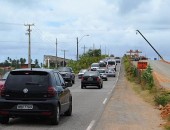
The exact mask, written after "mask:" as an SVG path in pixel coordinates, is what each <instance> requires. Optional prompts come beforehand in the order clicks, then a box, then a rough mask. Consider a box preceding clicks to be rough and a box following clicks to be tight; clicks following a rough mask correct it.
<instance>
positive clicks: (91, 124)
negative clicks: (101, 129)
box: [86, 120, 96, 130]
mask: <svg viewBox="0 0 170 130" xmlns="http://www.w3.org/2000/svg"><path fill="white" fill-rule="evenodd" d="M95 122H96V121H95V120H92V121H91V122H90V125H89V126H88V127H87V129H86V130H91V128H92V127H93V125H94V124H95Z"/></svg>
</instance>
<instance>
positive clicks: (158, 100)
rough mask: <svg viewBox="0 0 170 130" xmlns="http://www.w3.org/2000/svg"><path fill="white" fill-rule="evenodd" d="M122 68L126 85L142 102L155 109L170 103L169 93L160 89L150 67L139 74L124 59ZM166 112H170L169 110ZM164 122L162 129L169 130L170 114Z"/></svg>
mask: <svg viewBox="0 0 170 130" xmlns="http://www.w3.org/2000/svg"><path fill="white" fill-rule="evenodd" d="M124 66H125V70H126V78H127V81H128V82H127V83H128V84H129V86H131V87H132V89H133V90H134V91H135V92H136V93H137V94H138V95H139V96H140V97H141V98H142V99H143V100H144V101H146V102H148V103H150V104H151V105H153V106H155V107H157V108H159V107H161V108H163V107H165V106H166V105H167V104H169V103H170V91H169V90H166V89H163V88H161V86H160V84H159V82H158V81H157V79H156V78H155V77H154V75H153V73H152V68H151V67H150V66H148V68H147V69H146V70H145V71H142V73H141V72H140V71H139V72H140V73H139V72H138V70H137V68H136V67H135V66H134V65H133V64H132V63H131V61H130V60H129V58H128V57H124ZM159 109H160V108H159ZM167 111H170V109H168V110H167ZM161 114H162V113H161ZM165 121H166V124H164V125H163V127H164V129H165V130H170V113H169V114H168V115H167V118H166V119H165Z"/></svg>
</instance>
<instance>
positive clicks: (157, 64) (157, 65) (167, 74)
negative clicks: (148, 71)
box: [149, 60, 170, 89]
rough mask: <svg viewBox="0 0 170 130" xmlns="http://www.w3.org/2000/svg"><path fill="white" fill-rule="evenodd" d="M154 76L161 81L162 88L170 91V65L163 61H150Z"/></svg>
mask: <svg viewBox="0 0 170 130" xmlns="http://www.w3.org/2000/svg"><path fill="white" fill-rule="evenodd" d="M149 64H150V65H151V67H152V69H153V74H154V75H155V76H156V78H157V80H158V81H159V84H160V87H163V88H167V89H170V64H168V63H166V62H163V61H153V60H149Z"/></svg>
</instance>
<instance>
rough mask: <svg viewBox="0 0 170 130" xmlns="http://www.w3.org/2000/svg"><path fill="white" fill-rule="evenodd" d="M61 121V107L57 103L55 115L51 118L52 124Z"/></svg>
mask: <svg viewBox="0 0 170 130" xmlns="http://www.w3.org/2000/svg"><path fill="white" fill-rule="evenodd" d="M59 121H60V108H59V105H57V108H56V110H55V112H54V115H53V117H52V118H51V124H52V125H58V124H59Z"/></svg>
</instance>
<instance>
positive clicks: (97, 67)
mask: <svg viewBox="0 0 170 130" xmlns="http://www.w3.org/2000/svg"><path fill="white" fill-rule="evenodd" d="M99 68H100V65H99V63H92V64H91V67H90V70H91V71H96V70H97V69H99Z"/></svg>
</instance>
